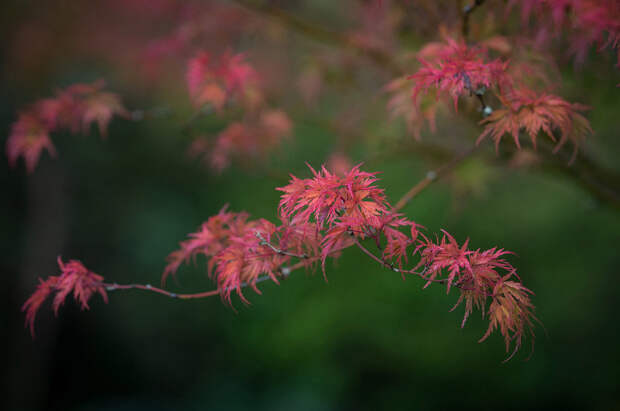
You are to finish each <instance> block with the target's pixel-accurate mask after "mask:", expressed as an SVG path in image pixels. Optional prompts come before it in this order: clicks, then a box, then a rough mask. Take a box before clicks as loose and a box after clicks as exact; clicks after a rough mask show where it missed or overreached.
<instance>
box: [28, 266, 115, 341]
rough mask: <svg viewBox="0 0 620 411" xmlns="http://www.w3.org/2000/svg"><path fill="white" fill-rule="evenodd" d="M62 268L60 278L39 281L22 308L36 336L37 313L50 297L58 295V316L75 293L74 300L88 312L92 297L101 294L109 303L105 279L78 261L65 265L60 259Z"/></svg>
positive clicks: (56, 303)
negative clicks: (53, 294)
mask: <svg viewBox="0 0 620 411" xmlns="http://www.w3.org/2000/svg"><path fill="white" fill-rule="evenodd" d="M58 266H59V267H60V271H61V273H60V275H59V276H50V277H48V278H47V279H46V280H43V279H41V278H40V279H39V281H40V283H39V285H38V286H37V289H36V290H35V292H34V293H33V294H32V295H31V296H30V298H28V300H26V302H25V303H24V305H23V306H22V311H25V312H26V324H27V325H28V326H29V327H30V332H31V333H32V335H33V336H34V320H35V317H36V315H37V311H38V310H39V308H40V307H41V305H42V304H43V302H45V300H46V299H47V297H48V296H50V295H51V294H52V293H54V292H55V293H56V296H55V297H54V301H53V304H52V306H53V308H54V314H56V315H57V314H58V309H59V308H60V306H61V305H62V304H64V302H65V300H66V298H67V297H68V296H69V294H70V293H71V292H73V298H74V299H75V301H78V302H79V303H80V306H81V308H82V310H87V309H88V308H89V307H88V300H89V299H90V297H91V296H92V295H93V294H95V293H99V294H100V295H101V297H102V298H103V300H104V302H106V303H107V302H108V295H107V293H106V290H105V287H104V285H103V277H102V276H100V275H98V274H95V273H93V272H92V271H90V270H88V269H87V268H86V267H84V265H83V264H82V263H81V262H80V261H77V260H70V261H69V262H68V263H64V262H63V261H62V259H61V258H60V257H58Z"/></svg>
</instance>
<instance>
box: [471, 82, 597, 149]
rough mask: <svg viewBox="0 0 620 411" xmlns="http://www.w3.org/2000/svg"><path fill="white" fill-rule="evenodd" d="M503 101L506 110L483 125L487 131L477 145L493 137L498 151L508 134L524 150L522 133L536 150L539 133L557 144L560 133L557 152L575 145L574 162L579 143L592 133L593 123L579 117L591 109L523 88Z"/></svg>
mask: <svg viewBox="0 0 620 411" xmlns="http://www.w3.org/2000/svg"><path fill="white" fill-rule="evenodd" d="M500 99H501V101H502V103H503V104H504V108H502V109H498V110H495V111H494V112H493V113H491V115H489V116H488V117H486V118H485V119H483V120H482V121H481V122H480V123H481V124H486V127H485V129H484V131H483V132H482V134H481V135H480V137H478V140H477V141H476V144H479V143H480V142H481V141H482V140H483V139H484V138H485V137H487V136H490V137H491V138H492V139H493V141H494V142H495V147H496V149H497V148H498V146H499V143H500V141H501V139H502V137H503V136H504V135H506V134H509V135H511V136H512V138H513V140H514V142H515V144H516V145H517V147H519V148H521V144H520V142H519V134H520V133H521V130H523V131H525V132H526V133H527V135H528V136H529V137H530V139H531V140H532V144H533V145H534V147H536V138H537V137H538V135H539V133H540V132H544V133H545V134H546V135H547V136H548V137H549V138H550V139H551V140H553V141H556V138H555V137H554V134H553V132H554V131H558V132H559V134H560V139H559V141H558V143H557V145H556V148H555V149H554V151H557V150H559V149H560V148H561V147H562V146H563V145H564V144H565V143H566V142H567V141H569V140H570V141H572V143H573V145H574V153H573V159H574V157H575V154H576V152H577V149H578V147H579V143H580V141H581V140H582V139H584V138H585V137H586V136H587V135H589V134H591V133H592V128H591V127H590V123H589V122H588V120H587V119H586V118H585V117H584V116H583V115H581V114H580V112H581V111H585V110H587V109H588V107H586V106H584V105H581V104H571V103H569V102H567V101H565V100H563V99H562V98H560V97H557V96H554V95H552V94H546V93H543V94H537V93H535V92H533V91H531V90H528V89H524V88H523V89H517V90H513V91H512V92H510V93H509V94H508V95H507V96H506V97H501V96H500ZM571 161H572V160H571Z"/></svg>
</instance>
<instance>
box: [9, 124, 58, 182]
mask: <svg viewBox="0 0 620 411" xmlns="http://www.w3.org/2000/svg"><path fill="white" fill-rule="evenodd" d="M43 150H47V151H48V152H49V153H50V154H51V155H52V156H55V155H56V150H55V149H54V145H53V144H52V140H51V139H50V136H49V129H48V128H47V126H46V124H45V123H44V122H43V121H42V120H41V119H40V118H39V117H37V116H36V115H33V114H32V113H30V112H23V113H21V114H20V115H19V117H18V119H17V121H16V122H15V123H13V126H12V127H11V134H10V135H9V138H8V140H7V141H6V154H7V157H8V160H9V166H11V167H14V166H15V164H16V163H17V159H18V158H19V157H23V158H24V161H25V162H26V170H27V171H28V173H32V172H33V171H34V169H35V167H36V165H37V163H38V162H39V158H40V157H41V153H42V152H43Z"/></svg>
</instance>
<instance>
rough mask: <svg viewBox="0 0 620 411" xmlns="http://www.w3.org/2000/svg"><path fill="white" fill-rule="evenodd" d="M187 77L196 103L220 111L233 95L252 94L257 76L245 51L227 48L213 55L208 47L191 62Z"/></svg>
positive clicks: (250, 96)
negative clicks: (238, 51) (220, 53)
mask: <svg viewBox="0 0 620 411" xmlns="http://www.w3.org/2000/svg"><path fill="white" fill-rule="evenodd" d="M186 79H187V88H188V89H189V93H190V96H191V97H192V101H193V102H194V104H195V105H196V106H199V107H200V106H203V105H205V104H211V105H212V106H213V107H214V108H215V109H216V110H218V111H219V110H221V109H222V108H223V107H224V105H225V104H226V103H227V102H228V101H229V100H230V99H232V98H234V97H240V98H243V99H246V98H252V97H253V93H254V92H255V90H254V88H255V87H256V83H257V80H258V79H257V74H256V72H255V71H254V69H253V68H252V66H250V65H249V64H248V63H247V62H246V61H245V57H244V56H243V55H242V54H232V53H231V52H226V53H224V54H222V55H220V56H217V57H214V56H212V55H211V54H209V53H208V52H206V51H201V52H199V53H198V54H197V55H196V56H195V57H193V58H192V59H191V60H190V61H189V62H188V64H187V73H186Z"/></svg>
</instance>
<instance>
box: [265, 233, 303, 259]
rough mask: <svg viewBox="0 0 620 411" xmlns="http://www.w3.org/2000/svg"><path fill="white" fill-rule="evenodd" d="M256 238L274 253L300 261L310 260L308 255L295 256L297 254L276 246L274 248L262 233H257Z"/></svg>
mask: <svg viewBox="0 0 620 411" xmlns="http://www.w3.org/2000/svg"><path fill="white" fill-rule="evenodd" d="M255 235H256V238H258V239H259V240H260V245H264V246H267V247H269V248H271V249H272V250H273V252H275V253H276V254H280V255H288V256H289V257H297V258H299V259H307V258H308V254H305V253H304V254H295V253H291V252H290V251H286V250H282V249H281V248H278V247H276V246H274V245H273V244H271V243H270V242H269V241H267V240H266V239H265V237H263V235H262V234H261V233H259V232H258V231H257V232H256V234H255Z"/></svg>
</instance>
